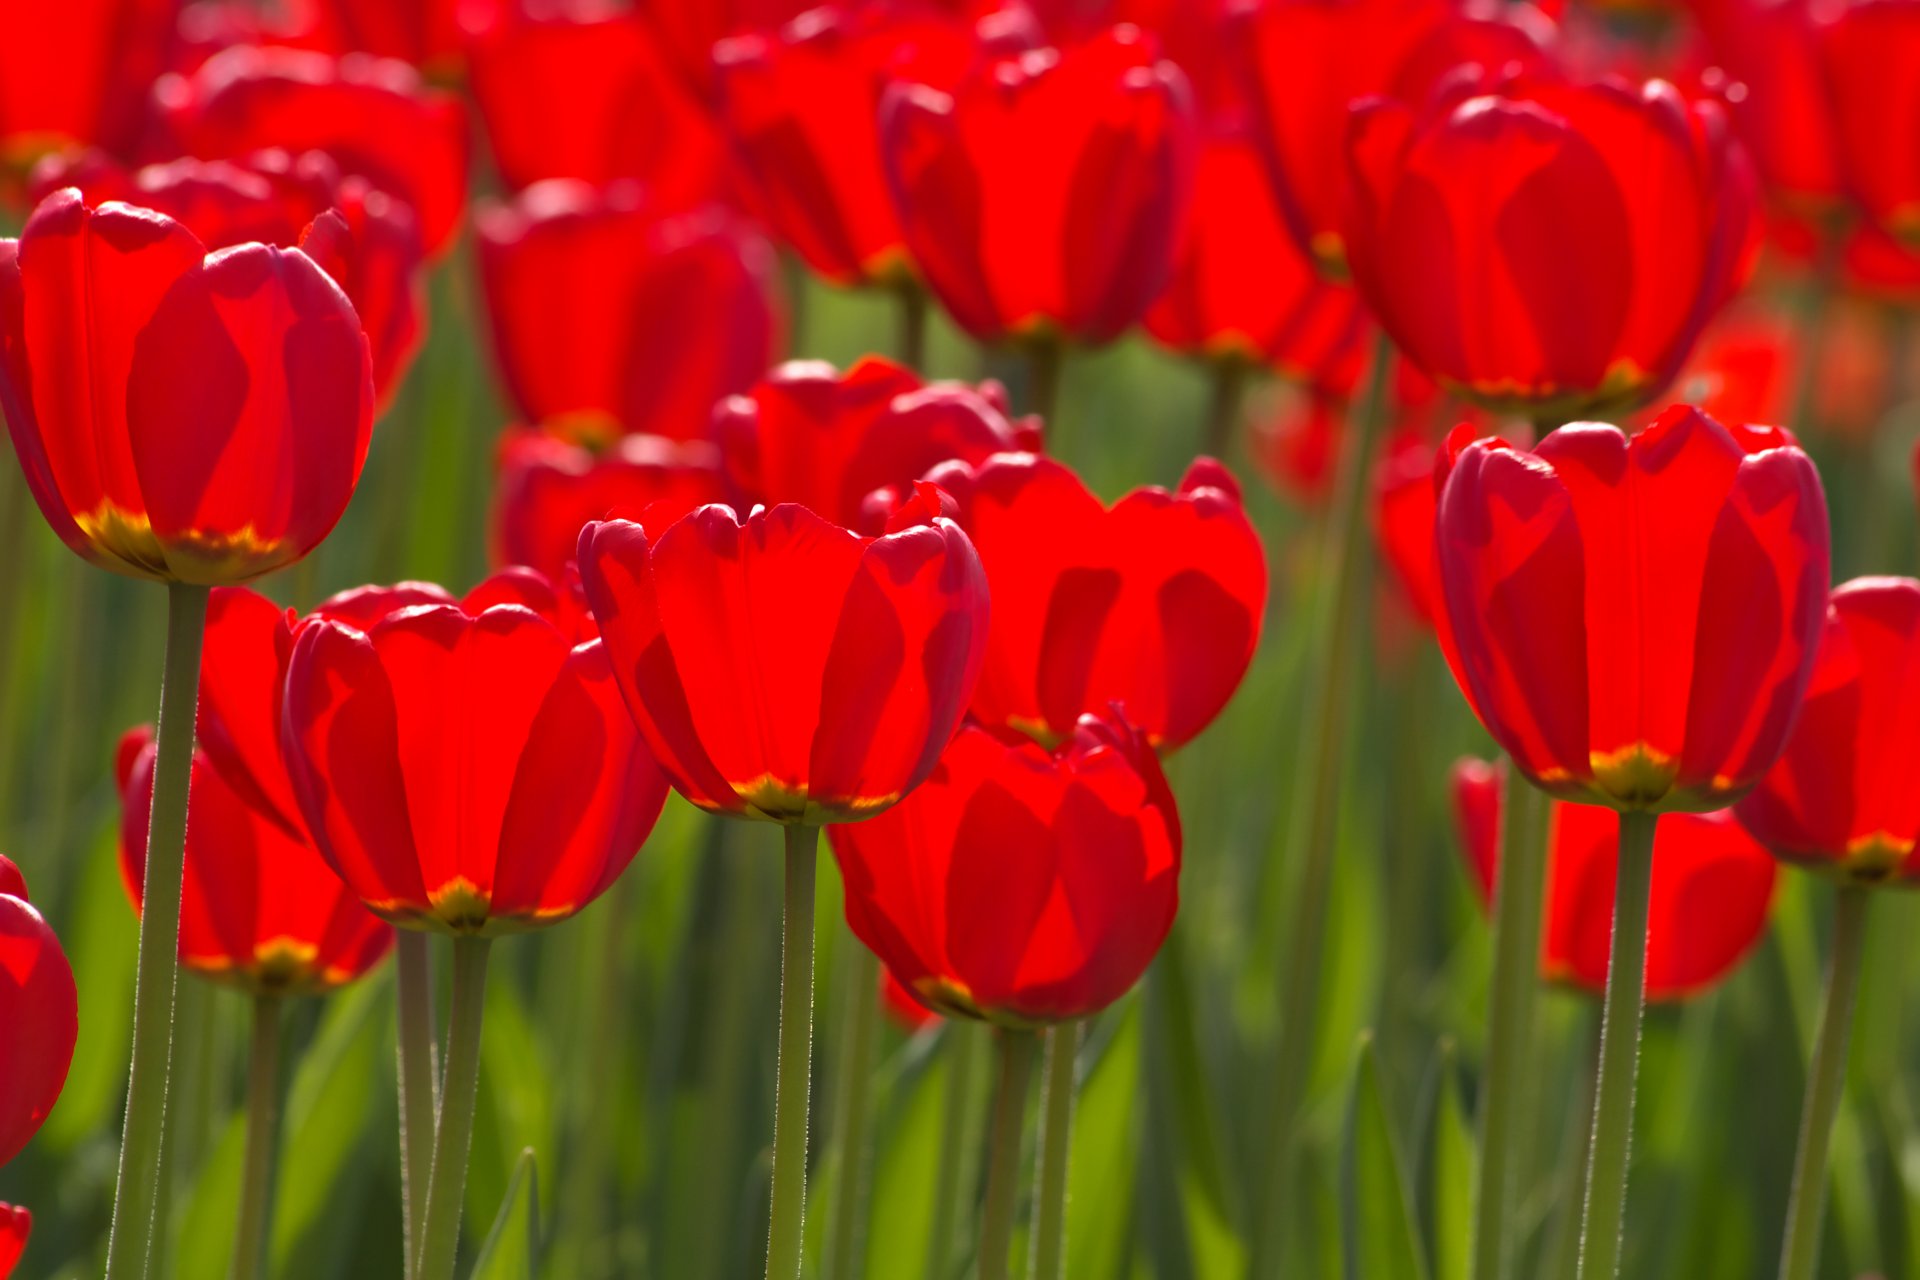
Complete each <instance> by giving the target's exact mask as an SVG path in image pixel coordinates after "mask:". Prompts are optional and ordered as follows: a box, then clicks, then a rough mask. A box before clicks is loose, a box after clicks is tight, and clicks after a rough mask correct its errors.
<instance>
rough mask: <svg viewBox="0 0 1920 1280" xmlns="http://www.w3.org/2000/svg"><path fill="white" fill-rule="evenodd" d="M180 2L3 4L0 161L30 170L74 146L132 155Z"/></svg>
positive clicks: (15, 0) (11, 0) (22, 0)
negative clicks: (48, 156)
mask: <svg viewBox="0 0 1920 1280" xmlns="http://www.w3.org/2000/svg"><path fill="white" fill-rule="evenodd" d="M179 8H180V0H70V2H69V3H64V4H48V3H44V2H43V0H8V2H7V3H6V4H5V5H4V7H0V16H4V19H5V22H4V29H5V31H6V39H4V40H0V160H4V162H5V163H7V164H9V165H11V166H12V167H14V168H15V169H16V170H17V171H19V172H25V170H26V168H27V167H28V166H29V165H31V164H32V163H33V161H34V160H36V159H38V158H39V157H40V156H41V155H42V154H44V153H46V152H48V151H54V150H58V149H59V148H61V147H67V146H73V145H75V144H87V143H93V144H96V145H99V146H102V147H105V148H107V149H108V150H110V151H112V152H114V153H115V154H117V155H126V154H129V153H131V152H132V151H133V150H134V149H135V147H136V146H137V145H138V144H139V142H140V141H141V137H142V132H143V130H144V129H145V127H146V122H147V96H146V95H147V86H148V85H150V84H152V83H153V80H154V77H155V76H158V75H159V74H160V73H161V72H162V71H164V70H166V68H167V65H168V61H169V58H170V56H171V54H170V51H171V48H172V45H173V42H174V39H175V35H174V23H175V17H176V13H177V11H178V10H179Z"/></svg>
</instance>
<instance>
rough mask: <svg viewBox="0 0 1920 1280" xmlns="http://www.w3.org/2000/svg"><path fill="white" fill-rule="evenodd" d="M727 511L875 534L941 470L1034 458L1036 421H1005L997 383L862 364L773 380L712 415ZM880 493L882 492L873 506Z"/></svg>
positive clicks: (814, 365)
mask: <svg viewBox="0 0 1920 1280" xmlns="http://www.w3.org/2000/svg"><path fill="white" fill-rule="evenodd" d="M713 429H714V439H715V440H716V441H717V442H718V443H719V445H720V457H721V465H722V466H723V467H724V469H725V472H726V479H727V484H728V487H729V488H730V489H731V490H732V491H733V498H734V504H735V505H736V506H738V507H740V508H741V509H743V510H744V509H748V508H751V507H753V506H756V505H760V504H766V505H773V504H776V503H781V502H797V503H799V504H800V505H801V506H803V507H807V508H810V509H811V510H813V511H814V512H815V513H816V514H818V515H821V516H824V517H826V518H827V519H828V520H830V521H832V522H833V523H835V524H838V525H843V526H845V527H847V528H849V529H857V530H863V531H872V532H878V526H883V525H884V524H885V523H886V518H885V513H883V512H881V511H879V510H878V507H879V506H880V504H881V503H882V502H884V501H885V500H886V499H888V498H901V497H910V496H911V491H912V487H913V482H914V481H915V480H917V479H919V478H920V477H921V476H923V475H925V474H926V473H927V472H928V471H929V470H930V469H932V468H933V467H935V466H937V465H938V464H940V463H942V462H947V461H951V460H954V459H958V460H960V461H962V462H968V463H976V462H984V461H985V460H986V459H987V458H988V457H990V456H991V455H993V454H996V453H1003V452H1006V451H1007V450H1012V449H1037V448H1039V445H1040V430H1039V426H1038V423H1037V421H1036V420H1034V419H1030V418H1029V419H1020V420H1017V421H1016V420H1011V419H1009V418H1008V416H1007V404H1006V393H1005V392H1004V391H1003V390H1002V389H1001V387H1000V386H999V384H998V383H986V384H984V385H983V386H981V387H980V388H979V389H977V390H976V389H975V388H973V387H970V386H968V385H966V384H965V383H960V382H932V383H923V382H922V381H921V380H920V376H919V375H918V374H916V373H914V372H913V371H912V370H910V369H904V368H901V367H900V366H899V365H896V364H893V363H891V362H889V361H886V360H882V359H880V358H878V357H876V356H867V357H864V358H863V359H861V360H860V362H859V363H857V364H855V365H854V366H853V367H852V368H851V369H849V370H847V372H846V373H845V374H844V375H843V374H841V373H840V372H839V371H838V370H836V369H835V368H834V367H833V366H832V365H830V364H826V363H823V362H821V361H817V360H794V361H790V362H788V363H787V364H783V365H781V366H780V367H779V368H777V369H775V370H773V371H772V372H771V373H769V374H768V375H767V376H766V377H765V378H763V379H762V380H761V381H760V383H759V384H758V385H757V386H755V387H754V388H753V390H752V391H751V392H749V393H748V394H746V395H741V396H734V397H732V398H731V399H729V400H727V401H725V402H724V403H723V404H722V405H721V406H720V407H719V409H718V410H716V411H715V413H714V420H713ZM875 490H886V493H884V494H882V495H880V497H879V498H878V499H874V500H870V499H872V496H873V495H874V492H875Z"/></svg>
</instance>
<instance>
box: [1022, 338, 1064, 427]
mask: <svg viewBox="0 0 1920 1280" xmlns="http://www.w3.org/2000/svg"><path fill="white" fill-rule="evenodd" d="M1065 359H1066V352H1065V351H1063V350H1062V349H1061V347H1060V341H1059V339H1057V338H1036V339H1034V340H1033V342H1032V343H1031V344H1030V345H1029V346H1028V347H1027V412H1028V413H1037V414H1039V415H1040V426H1041V428H1042V430H1044V431H1045V432H1046V437H1047V446H1048V452H1049V453H1053V452H1057V451H1058V450H1057V448H1056V446H1057V445H1058V443H1059V434H1060V432H1059V428H1060V423H1059V421H1058V410H1059V407H1060V366H1061V365H1062V364H1063V363H1065Z"/></svg>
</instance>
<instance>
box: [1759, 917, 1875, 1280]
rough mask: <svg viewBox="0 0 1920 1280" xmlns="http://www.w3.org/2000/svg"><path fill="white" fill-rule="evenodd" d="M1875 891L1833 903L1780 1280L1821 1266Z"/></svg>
mask: <svg viewBox="0 0 1920 1280" xmlns="http://www.w3.org/2000/svg"><path fill="white" fill-rule="evenodd" d="M1871 894H1872V890H1870V889H1867V888H1864V887H1862V886H1860V885H1853V884H1849V885H1842V886H1841V887H1840V893H1839V897H1838V899H1837V900H1836V901H1835V904H1834V919H1833V955H1832V957H1831V958H1830V959H1829V960H1828V961H1827V992H1826V997H1825V999H1824V1000H1823V1001H1822V1003H1821V1006H1820V1036H1819V1039H1818V1040H1816V1041H1815V1042H1814V1046H1813V1062H1812V1064H1811V1065H1810V1066H1809V1068H1808V1073H1807V1095H1806V1100H1805V1101H1804V1102H1803V1103H1802V1104H1801V1107H1800V1146H1799V1150H1798V1151H1797V1152H1796V1154H1795V1155H1794V1160H1793V1192H1792V1194H1791V1195H1790V1196H1789V1197H1788V1199H1787V1234H1786V1239H1785V1241H1784V1242H1783V1243H1782V1245H1781V1248H1780V1280H1811V1278H1812V1276H1813V1273H1814V1269H1815V1267H1816V1266H1817V1265H1818V1264H1819V1261H1820V1227H1821V1222H1822V1220H1823V1218H1824V1215H1825V1212H1826V1204H1827V1143H1828V1141H1829V1140H1830V1139H1831V1138H1832V1136H1833V1120H1834V1116H1835V1115H1836V1114H1838V1112H1839V1110H1840V1094H1841V1090H1842V1089H1843V1087H1844V1086H1845V1084H1846V1079H1847V1048H1848V1045H1849V1044H1850V1043H1851V1042H1852V1037H1853V1007H1854V998H1855V997H1856V996H1857V995H1858V994H1859V991H1860V961H1861V957H1862V955H1863V954H1864V953H1865V951H1866V942H1867V903H1868V901H1869V900H1870V897H1871Z"/></svg>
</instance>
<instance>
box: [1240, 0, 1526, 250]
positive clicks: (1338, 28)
mask: <svg viewBox="0 0 1920 1280" xmlns="http://www.w3.org/2000/svg"><path fill="white" fill-rule="evenodd" d="M1550 34H1551V28H1550V27H1548V26H1546V24H1544V23H1543V22H1541V21H1540V19H1539V15H1538V14H1537V13H1533V12H1532V11H1531V10H1529V9H1527V8H1526V7H1525V6H1524V5H1513V6H1506V7H1502V8H1492V7H1483V8H1476V7H1474V6H1471V5H1463V4H1455V3H1453V2H1452V0H1234V2H1233V3H1232V4H1230V5H1229V9H1228V31H1227V35H1226V37H1225V48H1226V50H1227V56H1228V58H1229V59H1230V60H1231V61H1232V63H1233V65H1234V67H1235V69H1236V70H1237V72H1238V73H1239V76H1240V80H1241V86H1242V88H1243V90H1244V91H1245V93H1246V95H1247V98H1248V100H1249V101H1250V102H1251V104H1252V106H1253V111H1254V120H1255V124H1256V130H1257V132H1258V134H1259V136H1260V137H1261V139H1262V145H1263V147H1264V150H1265V155H1266V159H1267V165H1268V172H1269V174H1270V176H1271V180H1272V183H1273V192H1274V195H1275V196H1276V197H1277V198H1278V199H1279V202H1280V209H1281V212H1282V214H1283V215H1284V216H1285V219H1286V223H1287V226H1288V227H1290V228H1291V229H1292V231H1293V236H1294V240H1295V241H1296V243H1298V244H1299V246H1300V248H1301V249H1302V250H1303V251H1305V252H1307V253H1308V254H1310V255H1311V256H1312V257H1313V258H1314V259H1315V260H1316V261H1317V262H1319V263H1320V264H1321V269H1322V270H1323V271H1325V272H1326V273H1327V274H1329V275H1332V276H1335V277H1336V278H1337V277H1341V276H1344V275H1345V273H1346V266H1345V263H1346V259H1347V254H1348V250H1347V247H1346V245H1345V244H1344V242H1343V237H1345V236H1350V235H1351V234H1352V232H1351V231H1350V230H1347V229H1344V228H1343V227H1342V226H1341V217H1340V206H1339V196H1340V187H1341V182H1342V154H1343V148H1342V143H1341V139H1342V136H1343V131H1344V130H1345V128H1346V125H1347V107H1348V104H1349V103H1351V102H1353V101H1354V100H1355V99H1358V98H1364V97H1367V96H1369V95H1374V94H1387V95H1391V96H1393V97H1397V98H1399V99H1401V100H1402V101H1404V102H1408V103H1413V104H1416V105H1417V104H1419V103H1422V102H1424V101H1425V100H1426V99H1427V96H1428V94H1429V93H1431V92H1432V91H1433V89H1434V86H1435V85H1436V84H1438V83H1439V82H1441V81H1442V80H1443V79H1447V78H1456V79H1457V78H1458V76H1459V74H1460V73H1459V72H1458V71H1456V68H1458V67H1459V66H1461V65H1462V64H1473V65H1475V66H1477V67H1478V68H1480V70H1481V71H1482V73H1483V74H1484V75H1487V76H1494V75H1498V74H1500V73H1502V72H1503V71H1504V70H1505V69H1506V68H1508V67H1509V66H1513V65H1519V66H1529V67H1530V66H1534V65H1538V64H1540V63H1542V62H1543V61H1544V58H1545V55H1544V53H1543V52H1542V45H1543V44H1544V43H1545V41H1546V39H1547V37H1548V36H1549V35H1550Z"/></svg>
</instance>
